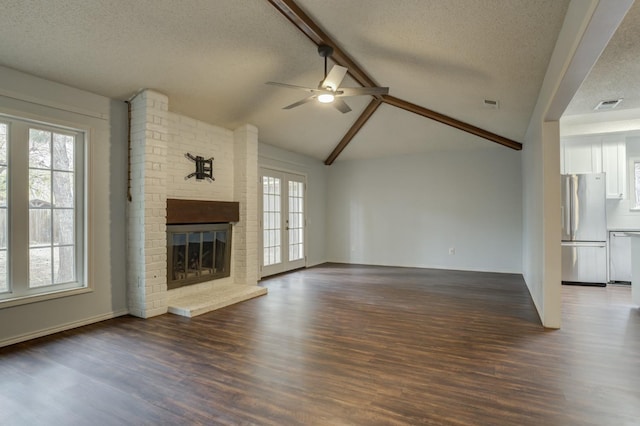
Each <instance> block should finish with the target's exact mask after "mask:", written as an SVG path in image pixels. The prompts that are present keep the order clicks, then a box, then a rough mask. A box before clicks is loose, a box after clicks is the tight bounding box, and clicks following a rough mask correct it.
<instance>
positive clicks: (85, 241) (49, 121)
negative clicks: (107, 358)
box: [0, 99, 94, 309]
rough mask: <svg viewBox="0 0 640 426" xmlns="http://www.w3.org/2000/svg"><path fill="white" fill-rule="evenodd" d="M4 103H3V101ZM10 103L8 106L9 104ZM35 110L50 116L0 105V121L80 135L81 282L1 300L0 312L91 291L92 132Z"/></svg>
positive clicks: (55, 113) (55, 114)
mask: <svg viewBox="0 0 640 426" xmlns="http://www.w3.org/2000/svg"><path fill="white" fill-rule="evenodd" d="M3 100H5V99H3ZM11 101H13V102H17V103H18V104H22V102H21V101H19V100H15V99H12V100H11ZM11 103H12V102H11ZM37 109H40V110H41V111H42V110H45V111H47V112H50V113H51V115H49V114H46V115H40V114H33V113H27V112H26V111H23V110H15V109H13V108H3V105H0V118H4V119H7V120H19V121H26V122H31V123H34V124H36V125H37V124H42V125H45V126H51V127H57V128H60V129H61V130H64V129H67V130H70V131H74V132H80V133H83V138H84V141H83V146H84V147H83V154H82V174H83V184H82V189H81V191H82V193H81V197H82V205H83V207H82V209H83V218H82V221H83V223H82V226H83V231H82V244H81V245H82V253H81V255H80V257H81V258H82V263H83V267H82V268H81V275H80V276H78V277H77V281H78V282H81V283H82V285H81V286H76V287H71V288H58V289H53V290H50V291H43V292H42V293H34V294H27V295H20V296H17V297H13V298H12V297H8V298H5V299H0V309H3V308H8V307H12V306H19V305H26V304H30V303H36V302H42V301H46V300H53V299H58V298H62V297H69V296H74V295H80V294H85V293H91V292H93V291H94V287H93V280H92V279H91V278H90V277H91V272H90V271H91V269H92V265H91V259H92V258H91V256H90V241H91V239H90V232H91V228H90V226H89V225H90V216H91V215H90V213H91V204H92V203H91V202H90V195H89V188H90V185H91V183H90V178H91V175H90V167H89V164H90V163H91V159H92V156H91V144H90V138H91V133H92V128H91V127H88V126H87V125H86V124H81V123H76V122H75V121H71V120H67V119H66V118H67V117H64V118H62V117H60V115H61V113H62V115H67V113H65V112H62V111H61V110H58V109H50V108H49V107H46V106H42V105H38V106H37Z"/></svg>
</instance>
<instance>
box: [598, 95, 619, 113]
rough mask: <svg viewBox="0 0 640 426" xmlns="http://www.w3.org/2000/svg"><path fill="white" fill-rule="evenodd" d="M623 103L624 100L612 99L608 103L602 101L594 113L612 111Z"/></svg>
mask: <svg viewBox="0 0 640 426" xmlns="http://www.w3.org/2000/svg"><path fill="white" fill-rule="evenodd" d="M620 102H622V98H620V99H610V100H608V101H600V102H599V103H598V105H596V107H595V108H594V109H593V110H594V111H606V110H610V109H614V108H615V107H617V106H618V105H620Z"/></svg>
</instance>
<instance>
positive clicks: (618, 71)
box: [565, 1, 640, 120]
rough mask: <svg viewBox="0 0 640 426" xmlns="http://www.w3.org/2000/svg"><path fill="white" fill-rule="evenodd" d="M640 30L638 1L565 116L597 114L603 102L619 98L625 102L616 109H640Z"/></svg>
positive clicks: (639, 5)
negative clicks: (598, 106)
mask: <svg viewBox="0 0 640 426" xmlns="http://www.w3.org/2000/svg"><path fill="white" fill-rule="evenodd" d="M639 29H640V2H639V1H636V2H635V3H634V4H633V5H632V6H631V8H630V9H629V12H627V15H626V16H625V18H624V20H623V21H622V23H621V24H620V27H618V29H617V31H616V33H615V34H614V35H613V37H612V38H611V41H610V42H609V44H608V45H607V47H606V48H605V49H604V51H603V52H602V55H601V56H600V58H599V59H598V62H596V64H595V65H594V67H593V69H592V70H591V72H590V73H589V75H588V76H587V78H586V80H585V81H584V82H583V83H582V85H581V86H580V89H579V90H578V92H577V93H576V95H575V96H574V97H573V99H572V100H571V103H570V104H569V106H568V107H567V110H566V111H565V116H568V115H579V114H589V113H593V112H594V111H593V109H594V108H595V107H596V105H598V103H599V102H600V101H604V100H611V99H619V98H623V101H622V102H621V103H620V105H618V106H617V107H616V108H615V110H626V109H640V31H639ZM596 114H597V113H596ZM594 120H595V118H594Z"/></svg>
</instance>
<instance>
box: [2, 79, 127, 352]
mask: <svg viewBox="0 0 640 426" xmlns="http://www.w3.org/2000/svg"><path fill="white" fill-rule="evenodd" d="M0 111H1V112H4V113H9V114H15V115H18V116H23V117H28V118H32V119H41V120H44V121H47V122H56V123H66V124H67V125H70V126H82V127H89V128H90V129H91V131H90V140H89V149H90V152H91V158H90V164H89V185H90V186H89V188H88V197H89V200H88V201H89V204H90V222H89V228H90V229H89V232H90V235H91V240H90V241H89V253H90V258H89V280H90V281H91V284H92V285H93V291H92V292H89V293H84V294H80V295H75V296H68V297H62V298H58V299H53V300H49V301H43V302H38V303H31V304H26V305H20V306H14V307H9V308H2V309H0V324H1V326H0V346H3V345H7V344H11V343H15V342H18V341H22V340H27V339H29V338H33V337H37V336H41V335H45V334H50V333H53V332H56V331H60V330H64V329H68V328H72V327H74V326H79V325H83V324H87V323H91V322H95V321H100V320H103V319H106V318H111V317H113V316H117V315H122V314H125V313H126V312H127V305H126V276H125V264H126V262H125V256H126V252H125V247H126V243H125V201H126V193H127V132H128V129H127V107H126V104H125V103H124V102H117V101H112V100H110V99H107V98H104V97H101V96H97V95H94V94H91V93H88V92H84V91H81V90H77V89H74V88H71V87H68V86H64V85H61V84H57V83H53V82H50V81H46V80H42V79H39V78H35V77H33V76H29V75H26V74H23V73H19V72H17V71H14V70H10V69H7V68H2V67H0ZM52 120H54V121H52Z"/></svg>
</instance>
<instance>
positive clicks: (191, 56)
mask: <svg viewBox="0 0 640 426" xmlns="http://www.w3.org/2000/svg"><path fill="white" fill-rule="evenodd" d="M273 3H278V2H275V1H274V2H273ZM296 3H297V5H298V6H299V7H300V9H301V10H302V11H303V12H304V13H305V14H306V15H308V17H309V18H310V19H311V20H313V22H315V23H317V24H318V25H319V26H320V27H321V29H322V30H323V32H324V33H325V34H326V35H327V36H328V37H329V38H330V39H331V40H333V41H335V43H336V44H337V45H338V47H340V48H341V49H342V50H343V51H344V52H346V53H347V54H348V55H349V56H350V57H351V58H352V59H353V61H354V62H355V63H356V64H357V65H358V66H359V67H360V68H362V69H363V70H366V72H367V73H368V74H369V75H370V77H371V78H372V79H373V80H374V81H375V82H376V83H378V84H379V85H384V86H389V87H390V93H389V94H390V95H391V97H392V98H391V99H399V100H401V101H403V102H407V103H410V104H415V105H417V106H420V107H424V108H427V109H429V110H433V111H436V112H438V113H441V114H444V115H446V116H448V117H451V118H453V119H456V120H459V121H461V122H464V123H468V124H470V125H472V126H476V127H478V128H481V129H484V130H486V131H488V132H491V133H495V134H497V135H499V136H502V137H504V138H507V139H511V140H514V141H517V142H522V140H523V138H524V134H525V132H526V128H527V125H528V122H529V118H530V115H531V113H532V111H533V108H534V105H535V102H536V99H537V95H538V91H539V89H540V86H541V84H542V80H543V77H544V74H545V71H546V68H547V64H548V62H549V58H550V56H551V52H552V50H553V47H554V44H555V41H556V38H557V36H558V32H559V30H560V28H561V26H562V22H563V18H564V15H565V13H566V10H567V6H568V0H486V1H477V0H447V1H443V0H403V1H402V2H395V1H394V2H391V1H387V0H368V1H345V0H341V1H338V0H324V1H322V2H318V1H313V0H297V1H296ZM0 65H4V66H7V67H10V68H14V69H18V70H21V71H25V72H28V73H31V74H34V75H36V76H40V77H44V78H47V79H50V80H53V81H57V82H61V83H64V84H68V85H70V86H74V87H77V88H80V89H84V90H88V91H91V92H94V93H97V94H100V95H104V96H108V97H111V98H114V99H121V100H126V99H128V98H130V97H131V96H132V95H133V94H134V93H136V92H137V91H138V90H140V89H142V88H150V89H154V90H157V91H159V92H162V93H164V94H166V95H167V96H169V100H170V109H171V110H172V111H175V112H178V113H181V114H185V115H188V116H191V117H194V118H197V119H200V120H203V121H206V122H209V123H213V124H217V125H220V126H224V127H227V128H235V127H237V126H238V125H241V124H243V123H247V122H248V123H252V124H255V125H256V126H257V127H258V128H259V135H260V136H259V138H260V141H261V142H265V143H268V144H272V145H275V146H279V147H282V148H285V149H289V150H292V151H295V152H299V153H303V154H307V155H310V156H312V157H315V158H317V159H319V160H323V161H324V160H327V159H328V157H329V156H330V154H331V153H332V152H333V151H334V149H335V147H336V145H337V144H338V143H339V142H340V141H341V140H342V139H343V137H344V136H345V134H347V133H348V131H349V129H350V128H352V126H353V125H354V123H356V121H357V120H358V118H359V117H360V116H361V114H362V113H363V111H364V110H365V108H367V105H369V104H370V103H371V101H372V99H373V98H372V97H371V96H363V97H358V98H348V99H347V102H348V103H349V105H350V106H351V108H352V109H353V111H352V112H350V113H348V114H341V113H340V112H338V111H336V110H335V109H333V108H331V107H327V106H326V105H320V104H318V103H309V104H305V105H302V106H300V107H298V108H295V109H293V110H283V109H282V107H283V106H285V105H288V104H290V103H292V102H295V101H297V100H298V99H300V98H301V96H300V93H298V92H296V91H290V90H286V89H282V88H277V87H272V86H267V85H265V84H264V83H265V82H266V81H279V82H283V83H290V84H296V85H301V86H315V85H317V84H318V81H319V80H321V78H322V77H323V62H322V58H321V57H319V56H318V54H317V51H316V46H315V44H314V43H313V42H312V41H311V40H310V39H309V38H308V37H307V36H305V35H304V34H303V33H302V32H301V31H299V30H298V29H297V28H296V27H295V26H294V25H293V24H292V23H291V22H290V21H289V20H288V19H287V18H286V17H285V16H284V15H283V14H282V13H280V12H279V11H278V10H277V8H276V7H274V6H273V5H272V4H271V3H270V2H269V1H267V0H243V1H237V0H217V1H211V0H187V1H181V2H176V1H174V0H137V1H130V0H110V1H105V2H103V1H87V0H5V1H4V2H3V11H2V13H0ZM344 85H346V86H354V87H356V86H358V83H357V82H356V81H355V80H354V79H353V78H352V77H350V76H347V78H346V80H345V83H344ZM485 99H490V100H496V101H499V106H500V107H499V109H491V108H487V107H485V106H484V105H483V100H485ZM478 147H494V148H495V149H508V148H505V147H503V146H500V145H498V144H495V143H494V142H490V141H488V140H486V139H484V138H481V137H478V136H475V135H471V134H469V133H466V132H462V131H460V130H457V129H455V128H452V127H449V126H447V125H444V124H441V123H438V122H436V121H433V120H430V119H426V118H424V117H422V116H419V115H416V114H413V113H410V112H407V111H405V110H403V109H400V108H398V107H397V105H396V106H394V105H393V103H389V102H382V103H381V104H380V106H379V107H378V108H377V109H376V110H375V112H374V113H373V114H372V115H371V118H370V119H369V120H368V121H367V122H366V123H365V124H364V125H363V126H362V128H361V129H360V131H359V132H357V134H355V136H354V137H353V139H352V140H351V142H350V143H349V144H348V145H347V146H346V148H345V149H344V151H343V152H342V153H341V154H340V156H339V157H338V161H341V160H348V159H358V158H369V157H378V156H386V155H392V154H413V153H418V152H427V151H430V150H443V149H446V150H463V149H474V148H478Z"/></svg>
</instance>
